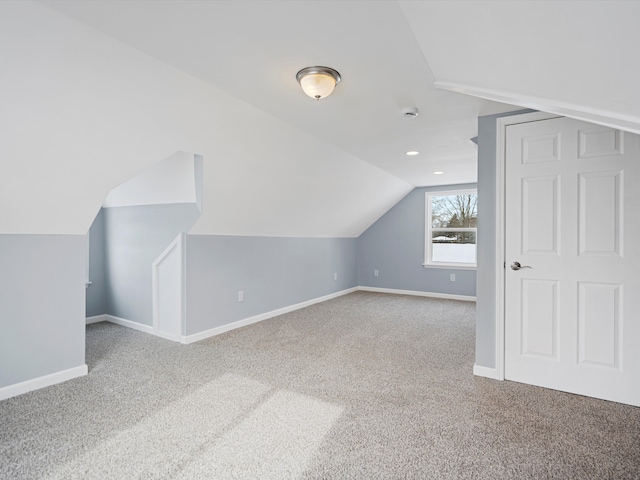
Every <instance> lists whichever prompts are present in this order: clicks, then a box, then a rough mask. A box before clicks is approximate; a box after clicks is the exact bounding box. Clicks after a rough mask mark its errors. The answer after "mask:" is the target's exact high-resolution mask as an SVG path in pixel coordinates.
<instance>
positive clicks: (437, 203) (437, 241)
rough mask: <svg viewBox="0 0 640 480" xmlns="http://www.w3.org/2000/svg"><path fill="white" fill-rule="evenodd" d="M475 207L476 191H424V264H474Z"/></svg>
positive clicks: (476, 204)
mask: <svg viewBox="0 0 640 480" xmlns="http://www.w3.org/2000/svg"><path fill="white" fill-rule="evenodd" d="M477 207H478V196H477V194H476V192H475V191H474V192H471V191H469V192H461V193H457V192H456V193H453V192H452V193H442V194H427V210H428V212H429V214H430V221H429V222H427V227H428V228H427V236H426V239H427V245H426V248H425V252H426V262H425V263H426V264H452V265H455V264H464V265H470V266H475V263H476V233H477V227H478V208H477Z"/></svg>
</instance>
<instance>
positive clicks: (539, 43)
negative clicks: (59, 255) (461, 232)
mask: <svg viewBox="0 0 640 480" xmlns="http://www.w3.org/2000/svg"><path fill="white" fill-rule="evenodd" d="M639 16H640V12H639V11H638V3H637V2H609V1H608V2H604V1H603V2H598V1H595V2H517V1H515V2H485V1H477V2H476V1H473V2H463V1H456V2H449V1H442V2H439V1H429V2H408V1H407V2H405V1H401V2H398V1H340V2H325V1H319V2H317V1H297V2H289V1H190V0H184V1H141V0H131V1H127V2H114V1H106V0H96V1H91V2H88V1H68V0H59V1H55V2H49V1H42V2H32V1H5V2H0V42H1V43H2V44H3V45H10V46H11V48H4V49H0V63H1V64H2V65H3V75H2V76H0V102H1V103H2V106H3V108H2V109H0V126H1V127H2V135H3V137H4V138H3V140H5V141H3V142H0V160H1V162H0V232H5V233H83V232H84V231H86V229H87V228H88V226H89V224H90V223H91V219H92V218H93V216H94V215H95V213H96V212H97V209H98V208H99V206H100V205H101V203H102V201H103V200H104V198H105V196H106V194H107V193H108V192H109V190H110V189H112V188H113V187H115V186H117V185H119V184H120V183H122V182H124V181H125V180H127V179H129V178H131V177H133V176H134V175H136V174H138V173H140V172H141V171H143V170H144V169H145V168H148V167H149V166H151V165H153V164H154V163H156V162H158V161H160V160H162V159H164V158H167V157H168V156H170V155H171V154H173V153H175V152H176V151H179V150H181V151H188V152H194V153H197V154H201V155H203V157H204V190H205V192H204V195H205V198H204V211H203V215H202V217H201V218H200V220H199V222H198V224H197V225H196V226H195V227H194V232H195V233H220V234H240V235H289V236H291V235H294V236H356V235H358V234H359V233H360V232H361V231H363V230H364V229H365V228H366V227H367V226H368V225H370V224H371V223H372V222H373V221H375V220H376V219H377V218H378V217H379V216H380V215H381V214H382V213H384V212H385V211H386V210H387V209H388V208H390V207H391V206H392V205H393V204H394V203H395V202H396V201H397V200H398V199H400V198H401V197H402V196H403V195H405V194H406V193H407V192H408V191H409V190H411V188H412V187H413V186H419V185H438V184H453V183H462V182H473V181H475V179H476V151H475V148H474V146H473V144H472V143H471V142H470V141H469V138H471V137H474V136H475V135H476V134H477V132H476V121H477V116H478V115H482V114H490V113H498V112H502V111H508V110H514V109H516V108H517V107H516V106H525V107H533V108H539V109H543V110H548V111H550V112H555V113H561V114H566V115H569V116H575V117H577V118H582V119H586V120H592V121H595V122H599V123H603V124H609V125H614V126H617V127H622V128H626V129H628V130H631V131H638V125H639V124H640V121H639V119H640V114H639V111H640V109H639V103H640V101H639V96H638V94H637V90H636V88H637V85H638V84H640V83H639V82H638V80H640V78H639V68H640V66H639V64H638V62H635V61H634V59H635V55H636V52H635V51H634V50H635V49H636V48H637V45H639V44H640V37H639V36H638V35H639V33H638V29H637V28H636V25H635V23H636V20H637V19H638V18H639ZM317 64H325V65H328V66H331V67H334V68H336V69H337V70H339V71H340V72H341V74H342V75H343V82H342V83H341V84H340V85H339V86H338V88H337V89H336V91H335V93H334V94H333V95H332V96H331V97H329V98H327V99H325V100H323V101H320V102H315V101H313V100H311V99H309V98H308V97H306V96H304V94H302V92H301V91H300V89H299V86H298V85H297V83H296V81H295V73H296V72H297V71H298V70H299V69H300V68H303V67H306V66H309V65H317ZM457 92H463V93H465V94H466V95H463V94H460V93H457ZM487 99H489V100H487ZM490 100H498V101H502V102H506V103H497V102H495V101H490ZM407 106H417V107H418V108H419V109H420V111H421V114H420V116H419V117H418V118H416V119H414V120H407V119H403V118H402V117H401V115H400V112H401V109H402V108H403V107H407ZM410 149H411V150H413V149H415V150H419V151H420V152H421V154H420V155H419V156H417V157H413V158H408V157H406V156H405V155H404V152H405V151H406V150H410ZM435 170H443V171H445V174H444V175H440V176H434V175H433V171H435Z"/></svg>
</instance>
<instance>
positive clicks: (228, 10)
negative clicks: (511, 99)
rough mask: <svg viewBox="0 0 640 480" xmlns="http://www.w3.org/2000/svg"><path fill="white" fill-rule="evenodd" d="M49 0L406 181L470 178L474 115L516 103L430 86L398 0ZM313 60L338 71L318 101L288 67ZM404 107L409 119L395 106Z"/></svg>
mask: <svg viewBox="0 0 640 480" xmlns="http://www.w3.org/2000/svg"><path fill="white" fill-rule="evenodd" d="M50 5H51V6H53V7H54V8H56V9H58V10H59V11H62V12H64V13H66V14H68V15H71V16H73V17H74V18H76V19H78V20H80V21H82V22H84V23H86V24H88V25H91V26H92V27H94V28H97V29H98V30H100V31H102V32H104V33H106V34H108V35H110V36H112V37H114V38H117V39H119V40H121V41H123V42H124V43H126V44H128V45H131V46H134V47H135V48H137V49H139V50H141V51H143V52H145V53H147V54H149V55H151V56H153V57H155V58H158V59H160V60H162V61H163V62H166V63H167V64H169V65H172V66H174V67H176V68H178V69H180V70H182V71H184V72H187V73H189V74H191V75H193V76H195V77H197V78H199V79H201V80H203V81H205V82H207V83H209V84H211V85H215V86H216V87H218V88H219V89H221V90H223V91H225V92H227V93H229V94H231V95H232V96H234V97H236V98H238V99H241V100H242V101H244V102H246V103H248V104H250V105H253V106H255V107H257V108H259V109H261V110H263V111H265V112H267V113H268V114H270V115H273V116H274V117H276V118H278V119H279V120H281V121H283V122H285V123H288V124H290V125H292V126H295V128H297V129H299V130H302V131H304V132H305V133H307V134H309V135H311V136H314V137H316V138H318V139H320V140H322V141H324V142H326V143H329V144H331V145H333V146H334V147H336V148H338V149H340V150H342V151H344V152H346V153H348V154H350V155H353V156H355V157H358V158H360V159H362V160H364V161H366V162H369V163H370V164H372V165H375V166H377V167H379V168H382V169H383V170H385V171H386V172H389V173H391V174H392V175H395V176H397V177H398V178H400V179H402V180H404V181H405V182H408V183H410V184H411V185H415V186H421V185H433V184H446V183H448V184H451V183H465V182H474V181H475V180H476V171H475V170H476V167H475V165H476V150H475V147H474V145H473V144H472V143H471V142H469V139H470V138H472V137H474V136H475V135H476V123H477V116H478V115H479V114H489V113H497V112H500V111H508V110H513V109H514V108H513V107H511V106H505V105H502V104H497V103H493V102H488V101H485V100H481V99H478V98H473V97H468V96H464V95H458V94H454V93H450V92H446V91H443V90H439V89H437V88H435V87H434V86H433V75H432V73H431V70H430V68H429V64H428V63H427V61H425V58H424V55H423V52H422V50H421V48H420V46H419V44H418V43H417V42H416V38H415V36H414V34H413V32H412V30H411V28H410V26H409V24H408V23H407V20H406V18H405V16H404V14H403V12H402V10H401V9H400V6H399V5H398V3H397V2H396V1H324V0H320V1H308V0H305V1H288V0H285V1H278V0H275V1H274V0H268V1H263V0H257V1H246V0H243V1H236V0H232V1H192V0H186V1H185V0H181V1H155V2H149V1H146V0H128V1H127V2H113V1H100V0H99V1H95V0H94V1H91V2H79V1H73V0H72V1H68V0H57V1H55V2H51V3H50ZM312 65H327V66H330V67H333V68H335V69H337V70H338V71H339V72H340V74H341V75H342V82H341V83H340V85H338V87H337V88H336V90H335V92H334V93H333V94H332V96H330V97H328V98H327V99H325V100H323V101H321V102H316V101H314V100H312V99H310V98H308V97H306V96H304V94H303V93H302V91H301V90H300V87H299V85H298V84H297V82H296V78H295V75H296V73H297V72H298V70H300V69H301V68H304V67H307V66H312ZM410 106H416V107H418V108H419V109H420V112H421V113H420V115H419V116H418V117H417V118H416V119H412V120H408V119H406V118H403V117H402V116H401V111H402V108H403V107H410ZM408 150H418V151H420V155H419V156H418V157H413V158H410V157H407V156H406V155H405V154H404V153H405V152H406V151H408ZM433 171H444V172H445V174H444V175H440V176H437V175H434V174H433Z"/></svg>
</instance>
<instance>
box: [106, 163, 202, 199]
mask: <svg viewBox="0 0 640 480" xmlns="http://www.w3.org/2000/svg"><path fill="white" fill-rule="evenodd" d="M194 162H195V159H194V156H193V154H189V153H187V152H177V153H175V154H174V155H171V156H170V157H169V158H167V159H165V160H163V161H161V162H160V163H156V164H155V165H153V166H152V167H150V168H148V169H147V170H145V171H144V172H142V173H140V174H139V175H136V176H135V177H133V178H132V179H131V180H129V181H127V182H125V183H123V184H122V185H119V186H117V187H116V188H114V189H113V190H111V192H109V195H107V198H106V199H105V201H104V203H103V204H102V206H103V207H105V208H111V207H131V206H135V205H160V204H167V203H196V182H195V163H194Z"/></svg>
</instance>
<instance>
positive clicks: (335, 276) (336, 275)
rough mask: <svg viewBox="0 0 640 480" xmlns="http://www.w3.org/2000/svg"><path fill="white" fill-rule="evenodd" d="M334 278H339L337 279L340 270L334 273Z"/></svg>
mask: <svg viewBox="0 0 640 480" xmlns="http://www.w3.org/2000/svg"><path fill="white" fill-rule="evenodd" d="M333 279H334V280H337V279H338V272H336V273H334V274H333Z"/></svg>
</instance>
